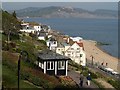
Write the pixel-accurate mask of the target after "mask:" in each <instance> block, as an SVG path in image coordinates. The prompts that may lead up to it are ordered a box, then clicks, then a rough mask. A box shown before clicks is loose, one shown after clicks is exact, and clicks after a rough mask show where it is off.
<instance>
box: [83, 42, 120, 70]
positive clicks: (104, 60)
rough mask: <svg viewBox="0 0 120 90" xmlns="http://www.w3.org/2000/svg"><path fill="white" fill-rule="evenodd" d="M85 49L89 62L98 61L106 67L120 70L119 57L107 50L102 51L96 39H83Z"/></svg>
mask: <svg viewBox="0 0 120 90" xmlns="http://www.w3.org/2000/svg"><path fill="white" fill-rule="evenodd" d="M83 44H84V50H85V52H86V57H87V60H88V61H89V62H92V56H93V63H94V64H95V63H98V64H99V65H102V64H103V65H104V66H106V67H109V68H112V69H113V70H115V71H119V70H118V59H117V58H116V57H113V56H111V55H109V54H107V53H106V52H104V51H102V50H101V49H99V48H98V47H97V46H96V41H92V40H83ZM119 65H120V64H119Z"/></svg>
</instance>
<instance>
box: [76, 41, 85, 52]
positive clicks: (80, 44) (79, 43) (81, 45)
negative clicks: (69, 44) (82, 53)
mask: <svg viewBox="0 0 120 90" xmlns="http://www.w3.org/2000/svg"><path fill="white" fill-rule="evenodd" d="M76 43H77V44H78V45H79V46H80V47H83V50H84V46H83V43H82V42H76Z"/></svg>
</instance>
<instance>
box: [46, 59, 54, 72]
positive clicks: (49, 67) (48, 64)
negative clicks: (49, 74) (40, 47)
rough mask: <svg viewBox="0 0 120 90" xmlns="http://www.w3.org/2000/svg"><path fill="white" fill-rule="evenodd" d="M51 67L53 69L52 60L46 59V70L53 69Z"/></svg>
mask: <svg viewBox="0 0 120 90" xmlns="http://www.w3.org/2000/svg"><path fill="white" fill-rule="evenodd" d="M53 69H54V62H53V61H47V70H53Z"/></svg>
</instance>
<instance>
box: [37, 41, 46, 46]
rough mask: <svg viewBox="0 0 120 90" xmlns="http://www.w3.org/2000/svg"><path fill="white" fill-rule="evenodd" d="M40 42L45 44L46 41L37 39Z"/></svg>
mask: <svg viewBox="0 0 120 90" xmlns="http://www.w3.org/2000/svg"><path fill="white" fill-rule="evenodd" d="M38 41H39V42H40V43H42V44H44V45H46V42H45V41H44V40H38Z"/></svg>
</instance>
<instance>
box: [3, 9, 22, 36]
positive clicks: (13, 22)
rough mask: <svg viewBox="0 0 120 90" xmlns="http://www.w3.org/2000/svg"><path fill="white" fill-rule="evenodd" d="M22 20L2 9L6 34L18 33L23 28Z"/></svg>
mask: <svg viewBox="0 0 120 90" xmlns="http://www.w3.org/2000/svg"><path fill="white" fill-rule="evenodd" d="M20 24H21V23H20V21H18V19H17V18H15V17H13V15H11V14H9V13H8V12H7V11H2V29H3V31H4V33H5V34H8V33H9V32H11V33H12V34H18V31H19V30H20V28H21V25H20Z"/></svg>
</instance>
